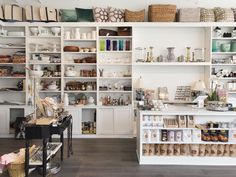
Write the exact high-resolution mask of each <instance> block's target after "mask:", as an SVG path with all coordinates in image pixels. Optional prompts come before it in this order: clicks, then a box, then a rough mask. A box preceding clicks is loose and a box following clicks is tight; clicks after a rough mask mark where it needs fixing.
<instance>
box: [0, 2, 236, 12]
mask: <svg viewBox="0 0 236 177" xmlns="http://www.w3.org/2000/svg"><path fill="white" fill-rule="evenodd" d="M16 1H17V2H19V4H20V5H26V4H38V3H37V2H38V0H0V4H5V3H14V2H16ZM40 1H41V2H42V4H43V5H45V6H49V7H56V8H74V7H83V8H90V7H92V6H99V7H100V6H101V7H106V6H114V7H119V8H128V9H133V10H137V9H142V8H144V7H147V6H148V5H149V4H157V3H173V4H176V5H177V6H178V8H180V7H216V6H221V7H235V8H236V1H235V0H158V1H157V0H40Z"/></svg>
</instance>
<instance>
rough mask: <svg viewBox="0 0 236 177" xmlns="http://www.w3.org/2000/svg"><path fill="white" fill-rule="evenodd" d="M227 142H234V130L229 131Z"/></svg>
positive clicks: (235, 133) (235, 137) (235, 139)
mask: <svg viewBox="0 0 236 177" xmlns="http://www.w3.org/2000/svg"><path fill="white" fill-rule="evenodd" d="M229 142H236V130H230V131H229Z"/></svg>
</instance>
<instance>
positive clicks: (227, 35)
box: [223, 33, 232, 38]
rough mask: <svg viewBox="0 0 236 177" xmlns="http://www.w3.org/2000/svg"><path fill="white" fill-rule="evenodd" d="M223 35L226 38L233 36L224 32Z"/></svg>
mask: <svg viewBox="0 0 236 177" xmlns="http://www.w3.org/2000/svg"><path fill="white" fill-rule="evenodd" d="M223 37H224V38H230V37H232V34H231V33H224V34H223Z"/></svg>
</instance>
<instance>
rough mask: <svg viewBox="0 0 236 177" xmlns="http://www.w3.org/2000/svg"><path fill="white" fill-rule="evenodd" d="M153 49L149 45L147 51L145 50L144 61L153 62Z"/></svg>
mask: <svg viewBox="0 0 236 177" xmlns="http://www.w3.org/2000/svg"><path fill="white" fill-rule="evenodd" d="M153 49H154V47H149V51H148V52H147V59H146V62H153V59H154V56H153Z"/></svg>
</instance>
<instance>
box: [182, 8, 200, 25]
mask: <svg viewBox="0 0 236 177" xmlns="http://www.w3.org/2000/svg"><path fill="white" fill-rule="evenodd" d="M200 16H201V14H200V8H181V9H180V10H179V13H178V21H179V22H200Z"/></svg>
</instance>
